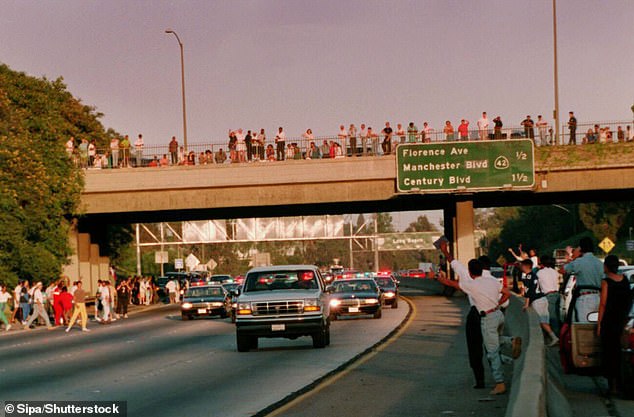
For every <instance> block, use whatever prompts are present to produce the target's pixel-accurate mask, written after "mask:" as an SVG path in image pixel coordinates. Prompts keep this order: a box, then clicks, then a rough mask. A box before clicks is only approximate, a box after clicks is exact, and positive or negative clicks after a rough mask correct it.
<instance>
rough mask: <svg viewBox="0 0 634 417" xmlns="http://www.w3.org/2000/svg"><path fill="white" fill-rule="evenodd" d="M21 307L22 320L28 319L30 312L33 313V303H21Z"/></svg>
mask: <svg viewBox="0 0 634 417" xmlns="http://www.w3.org/2000/svg"><path fill="white" fill-rule="evenodd" d="M20 308H21V309H22V321H26V319H27V317H29V314H31V304H29V303H20Z"/></svg>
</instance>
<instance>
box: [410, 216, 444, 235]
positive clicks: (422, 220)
mask: <svg viewBox="0 0 634 417" xmlns="http://www.w3.org/2000/svg"><path fill="white" fill-rule="evenodd" d="M405 231H406V232H437V231H438V229H437V228H436V226H435V225H434V224H433V223H432V222H430V221H429V219H428V218H427V216H426V215H424V214H423V215H422V216H418V218H417V219H416V221H414V222H412V223H410V224H409V226H407V228H406V229H405Z"/></svg>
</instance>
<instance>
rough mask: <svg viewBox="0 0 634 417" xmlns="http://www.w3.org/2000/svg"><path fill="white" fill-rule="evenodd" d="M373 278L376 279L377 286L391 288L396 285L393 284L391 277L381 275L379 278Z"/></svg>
mask: <svg viewBox="0 0 634 417" xmlns="http://www.w3.org/2000/svg"><path fill="white" fill-rule="evenodd" d="M374 280H375V281H376V284H377V285H378V286H379V287H387V288H392V287H395V286H396V285H394V281H393V280H392V278H386V277H381V278H374Z"/></svg>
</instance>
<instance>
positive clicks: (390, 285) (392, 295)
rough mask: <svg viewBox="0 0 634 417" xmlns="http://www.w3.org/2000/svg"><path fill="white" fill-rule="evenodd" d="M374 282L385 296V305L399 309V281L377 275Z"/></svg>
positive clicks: (391, 277)
mask: <svg viewBox="0 0 634 417" xmlns="http://www.w3.org/2000/svg"><path fill="white" fill-rule="evenodd" d="M374 282H376V285H377V286H378V287H379V290H380V291H381V294H382V295H383V304H384V305H389V306H392V308H398V296H399V291H398V281H397V280H396V278H394V277H393V276H391V275H390V276H387V277H386V276H383V275H376V276H375V277H374Z"/></svg>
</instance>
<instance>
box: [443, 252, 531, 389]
mask: <svg viewBox="0 0 634 417" xmlns="http://www.w3.org/2000/svg"><path fill="white" fill-rule="evenodd" d="M440 250H441V251H442V253H443V255H445V258H446V259H447V260H448V261H450V262H451V268H452V269H453V270H454V272H455V273H456V274H457V275H458V277H459V279H458V281H453V280H449V279H447V278H445V277H444V276H440V277H438V278H437V280H438V282H440V283H441V284H443V285H447V286H450V287H453V288H456V289H460V290H462V291H463V292H464V293H466V294H467V295H469V296H470V297H471V298H472V300H473V303H474V305H475V307H476V309H477V310H478V311H479V312H480V318H481V325H480V329H481V331H482V339H483V341H484V347H485V349H486V351H487V359H488V360H489V363H490V365H491V371H492V373H493V379H494V380H495V387H494V388H493V390H492V391H491V393H490V394H491V395H499V394H504V393H505V392H506V385H505V383H504V369H503V368H502V355H501V352H500V347H501V345H505V344H512V346H513V358H514V359H516V358H518V357H519V355H520V353H521V348H522V339H521V338H519V337H514V338H511V337H509V336H502V329H503V327H504V314H502V311H501V310H500V307H501V305H502V304H504V303H505V302H506V300H508V299H509V297H510V293H509V291H508V289H507V288H504V287H502V284H501V283H500V282H499V281H498V280H497V279H495V278H492V277H490V276H484V275H483V274H482V264H481V263H480V261H478V260H477V259H472V260H470V261H469V265H468V267H465V265H464V264H462V263H461V262H460V261H458V260H455V259H453V257H452V256H451V254H450V253H449V249H448V246H447V242H446V241H441V243H440Z"/></svg>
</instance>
